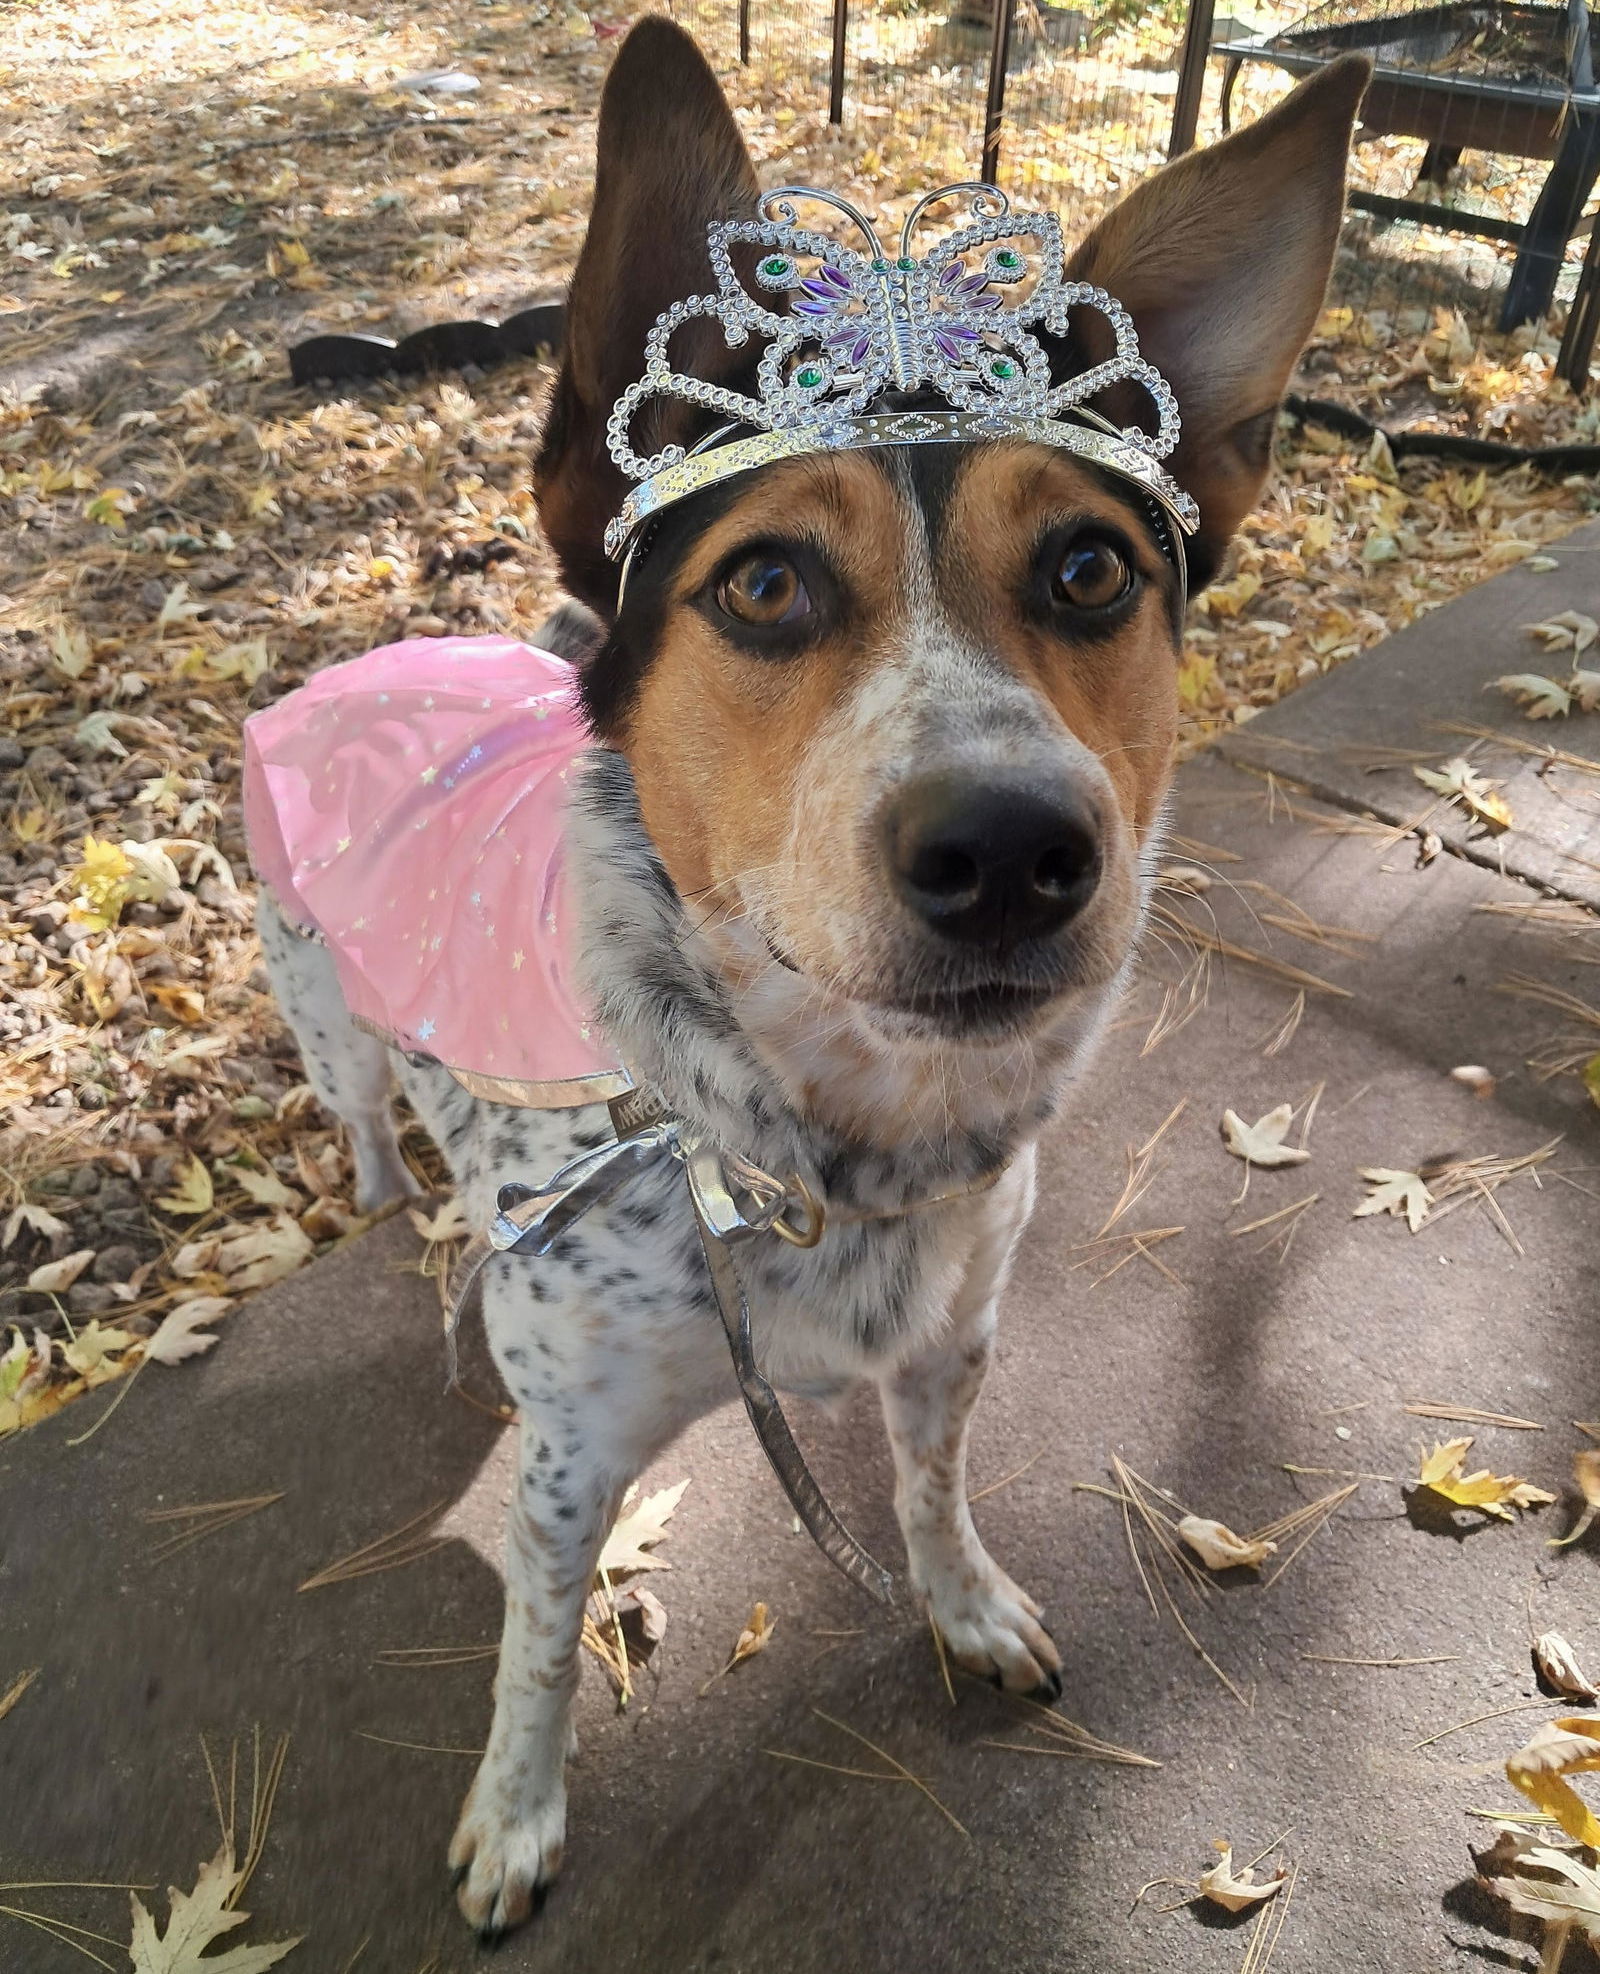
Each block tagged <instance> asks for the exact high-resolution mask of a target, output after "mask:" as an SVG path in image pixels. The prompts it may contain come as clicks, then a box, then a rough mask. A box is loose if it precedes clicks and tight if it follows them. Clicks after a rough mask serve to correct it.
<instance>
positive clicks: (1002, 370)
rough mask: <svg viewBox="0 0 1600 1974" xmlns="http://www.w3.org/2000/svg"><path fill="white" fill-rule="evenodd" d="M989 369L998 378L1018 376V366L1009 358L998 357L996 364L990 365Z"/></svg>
mask: <svg viewBox="0 0 1600 1974" xmlns="http://www.w3.org/2000/svg"><path fill="white" fill-rule="evenodd" d="M989 369H990V372H991V373H992V374H993V375H994V376H996V377H1015V376H1016V374H1017V366H1016V365H1015V364H1014V363H1013V362H1012V361H1011V359H1010V357H1008V356H999V357H996V358H995V360H994V362H993V363H991V364H990V365H989Z"/></svg>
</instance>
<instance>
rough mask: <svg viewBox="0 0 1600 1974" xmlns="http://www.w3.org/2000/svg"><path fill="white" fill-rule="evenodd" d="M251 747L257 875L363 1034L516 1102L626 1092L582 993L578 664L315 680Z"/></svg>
mask: <svg viewBox="0 0 1600 1974" xmlns="http://www.w3.org/2000/svg"><path fill="white" fill-rule="evenodd" d="M244 732H245V787H244V807H245V827H246V833H247V835H248V837H249V841H250V851H251V857H252V859H253V861H254V863H255V866H256V870H257V872H258V874H259V876H260V877H261V880H262V882H263V883H264V884H265V885H266V886H267V888H268V889H269V890H270V891H271V892H272V894H273V896H274V897H275V898H276V900H277V901H278V904H279V905H280V907H281V908H282V910H283V911H284V913H285V916H286V917H288V918H289V919H290V920H291V921H292V922H294V923H296V924H298V925H299V926H300V927H301V929H302V930H305V931H308V932H313V933H316V934H318V935H319V936H320V937H321V938H322V939H324V940H325V941H326V943H327V945H328V948H329V950H330V952H331V953H332V955H333V959H334V964H335V966H336V968H337V970H338V974H339V980H340V984H341V985H342V987H343V989H344V992H345V997H346V1000H347V1001H348V1003H349V1007H350V1011H351V1013H352V1014H353V1015H355V1016H356V1017H357V1019H358V1020H360V1021H361V1022H363V1023H364V1024H365V1025H366V1026H368V1027H371V1028H373V1029H376V1030H377V1031H378V1032H379V1033H381V1034H383V1035H384V1036H386V1037H387V1038H389V1039H390V1040H391V1041H393V1042H394V1043H395V1044H396V1045H397V1046H399V1047H400V1048H403V1049H408V1050H414V1051H418V1052H420V1053H422V1054H424V1055H429V1056H435V1057H437V1058H438V1059H439V1060H440V1061H441V1062H443V1063H445V1064H446V1065H447V1066H448V1067H450V1068H451V1069H452V1070H455V1071H457V1072H459V1073H461V1074H462V1075H463V1077H464V1078H473V1079H479V1080H482V1081H489V1082H495V1083H504V1084H509V1085H517V1086H526V1087H524V1088H522V1089H521V1090H519V1091H512V1090H508V1091H505V1092H503V1093H500V1092H496V1094H504V1095H505V1096H506V1097H507V1099H508V1100H510V1101H522V1102H531V1103H536V1104H546V1103H548V1104H566V1103H581V1102H592V1101H595V1100H597V1099H598V1098H599V1097H601V1096H604V1095H609V1094H612V1093H613V1092H614V1091H615V1090H618V1089H622V1088H625V1087H627V1078H626V1075H625V1073H623V1072H622V1071H621V1067H620V1065H619V1064H618V1062H617V1060H616V1056H615V1053H614V1052H613V1051H612V1049H611V1048H610V1047H609V1046H608V1044H607V1042H606V1039H605V1037H604V1035H603V1034H601V1033H600V1031H599V1030H598V1029H595V1028H594V1027H593V1026H592V1024H591V1022H590V1020H589V1016H588V1012H587V1009H586V1008H585V1007H584V1006H583V1004H582V1002H581V1001H580V999H579V998H578V997H577V995H576V994H575V992H574V989H573V987H572V980H571V952H570V939H571V926H570V923H569V916H568V913H567V910H566V907H565V902H564V897H563V878H562V847H563V821H564V815H565V808H566V802H567V798H568V795H569V793H570V791H571V788H572V785H573V782H574V780H575V777H576V776H577V775H578V774H579V773H581V772H582V766H583V755H584V750H585V748H586V746H587V744H588V737H587V734H586V733H585V730H584V727H583V723H582V719H581V716H580V713H579V710H578V704H577V690H576V683H575V679H574V675H573V671H572V667H571V666H570V665H568V664H566V663H565V662H564V661H563V660H562V659H560V658H556V657H554V656H552V655H551V654H550V653H549V652H547V651H539V650H536V649H535V648H534V647H533V646H531V645H526V644H520V643H517V642H516V641H514V640H512V639H509V638H416V639H412V640H410V641H408V642H406V643H404V644H393V645H386V646H384V647H383V648H382V649H380V650H377V651H369V652H368V653H367V654H366V655H365V656H364V657H361V658H354V659H351V660H350V661H349V663H347V664H343V665H334V666H330V667H329V668H328V669H327V670H326V671H323V672H319V673H317V674H316V675H315V676H314V677H313V678H312V679H311V680H310V681H309V682H308V683H307V684H306V685H304V686H302V687H301V688H300V689H299V690H298V691H297V692H293V693H290V694H289V696H288V697H287V698H285V699H282V700H280V701H279V702H278V703H277V704H276V705H275V706H270V707H268V708H267V709H266V710H265V711H263V712H260V713H257V714H255V715H254V716H253V717H252V718H251V719H249V720H248V721H247V722H246V723H245V730H244ZM560 1086H567V1087H566V1088H565V1090H564V1091H563V1089H562V1088H561V1087H560Z"/></svg>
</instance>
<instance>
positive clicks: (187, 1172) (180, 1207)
mask: <svg viewBox="0 0 1600 1974" xmlns="http://www.w3.org/2000/svg"><path fill="white" fill-rule="evenodd" d="M214 1197H215V1195H214V1193H213V1191H212V1185H211V1174H210V1173H209V1172H208V1171H207V1170H206V1168H205V1166H204V1164H203V1163H202V1162H201V1161H200V1160H199V1159H198V1158H196V1157H195V1155H194V1153H193V1152H191V1153H190V1154H189V1157H188V1159H187V1161H186V1162H185V1164H184V1167H183V1170H182V1171H181V1172H180V1173H179V1175H178V1179H177V1183H176V1184H175V1185H174V1186H173V1188H172V1191H171V1192H170V1193H163V1194H162V1196H161V1197H160V1198H159V1199H158V1200H157V1201H156V1205H157V1206H159V1207H160V1208H161V1211H162V1212H163V1213H171V1214H173V1215H190V1214H192V1215H198V1214H201V1213H209V1212H210V1211H211V1207H212V1203H213V1200H214Z"/></svg>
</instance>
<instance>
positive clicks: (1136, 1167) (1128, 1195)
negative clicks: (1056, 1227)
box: [1094, 1097, 1189, 1241]
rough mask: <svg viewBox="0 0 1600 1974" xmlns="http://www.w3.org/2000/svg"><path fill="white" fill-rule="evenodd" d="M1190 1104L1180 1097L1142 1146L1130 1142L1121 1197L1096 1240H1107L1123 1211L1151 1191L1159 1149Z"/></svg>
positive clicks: (1134, 1204)
mask: <svg viewBox="0 0 1600 1974" xmlns="http://www.w3.org/2000/svg"><path fill="white" fill-rule="evenodd" d="M1188 1103H1189V1099H1188V1098H1187V1097H1180V1098H1179V1099H1178V1101H1177V1102H1176V1103H1175V1104H1174V1105H1173V1106H1172V1108H1171V1110H1169V1111H1168V1112H1167V1114H1166V1116H1165V1117H1164V1118H1163V1119H1162V1121H1161V1123H1160V1124H1158V1125H1157V1126H1156V1128H1155V1130H1154V1131H1153V1132H1152V1133H1151V1134H1150V1136H1149V1137H1148V1138H1147V1139H1146V1140H1145V1142H1144V1143H1143V1144H1142V1145H1140V1146H1139V1147H1138V1148H1137V1149H1135V1148H1134V1146H1132V1145H1129V1147H1128V1150H1127V1160H1128V1176H1127V1180H1126V1182H1125V1183H1124V1185H1123V1188H1122V1193H1121V1196H1120V1197H1119V1199H1118V1200H1117V1203H1116V1205H1115V1206H1114V1207H1112V1209H1111V1211H1110V1213H1109V1214H1107V1216H1106V1220H1105V1224H1104V1225H1103V1226H1102V1227H1101V1229H1100V1231H1099V1232H1098V1233H1097V1234H1096V1235H1095V1236H1094V1238H1095V1239H1096V1240H1097V1241H1099V1240H1104V1239H1105V1237H1106V1235H1107V1234H1109V1233H1110V1231H1111V1229H1112V1228H1113V1227H1114V1226H1115V1225H1116V1224H1117V1222H1118V1221H1119V1220H1120V1219H1121V1218H1122V1216H1123V1214H1125V1213H1126V1212H1127V1211H1128V1210H1129V1208H1130V1207H1133V1206H1136V1205H1137V1204H1138V1203H1139V1201H1140V1200H1141V1199H1143V1198H1144V1196H1145V1194H1146V1193H1147V1192H1148V1191H1149V1190H1150V1185H1151V1181H1152V1180H1153V1178H1154V1176H1155V1175H1154V1172H1153V1170H1152V1167H1153V1166H1154V1164H1155V1156H1156V1149H1157V1147H1158V1146H1159V1145H1160V1143H1161V1140H1162V1139H1163V1138H1164V1137H1165V1136H1166V1135H1167V1133H1168V1131H1170V1130H1171V1129H1172V1127H1173V1125H1174V1124H1176V1123H1177V1121H1178V1119H1179V1118H1180V1117H1181V1116H1182V1115H1183V1113H1184V1111H1185V1109H1187V1107H1188Z"/></svg>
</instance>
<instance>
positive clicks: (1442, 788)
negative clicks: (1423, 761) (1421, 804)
mask: <svg viewBox="0 0 1600 1974" xmlns="http://www.w3.org/2000/svg"><path fill="white" fill-rule="evenodd" d="M1411 772H1412V773H1413V774H1414V775H1415V776H1416V778H1417V780H1418V781H1420V782H1421V783H1422V784H1423V786H1424V787H1426V788H1431V789H1433V791H1434V792H1435V793H1436V794H1438V795H1443V796H1445V797H1446V798H1447V799H1448V800H1449V801H1451V802H1453V803H1455V804H1456V805H1457V806H1458V807H1460V808H1462V809H1465V810H1466V811H1467V813H1468V814H1469V815H1472V816H1476V817H1477V819H1478V821H1479V822H1481V823H1483V824H1484V825H1485V827H1487V828H1489V829H1509V828H1510V827H1511V809H1510V806H1509V804H1507V803H1506V802H1505V801H1504V800H1503V799H1502V797H1500V796H1499V795H1496V794H1495V792H1494V791H1495V788H1496V786H1497V784H1496V783H1494V782H1492V781H1486V780H1485V779H1484V777H1483V776H1482V775H1481V774H1479V773H1478V771H1477V769H1476V768H1475V767H1473V765H1472V763H1471V762H1470V761H1469V760H1467V758H1466V757H1465V755H1461V754H1458V755H1456V756H1455V758H1454V759H1453V760H1449V761H1446V762H1445V764H1444V766H1443V767H1441V768H1413V769H1412V770H1411Z"/></svg>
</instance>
